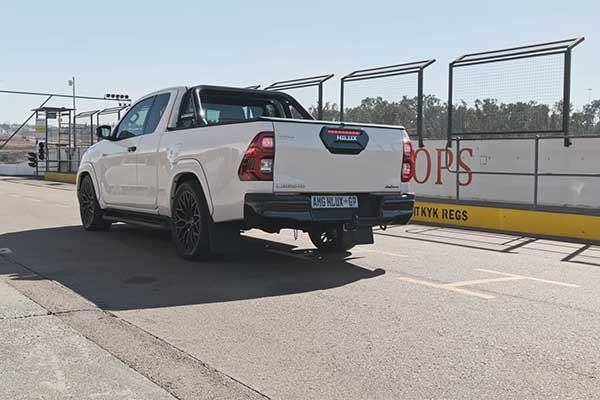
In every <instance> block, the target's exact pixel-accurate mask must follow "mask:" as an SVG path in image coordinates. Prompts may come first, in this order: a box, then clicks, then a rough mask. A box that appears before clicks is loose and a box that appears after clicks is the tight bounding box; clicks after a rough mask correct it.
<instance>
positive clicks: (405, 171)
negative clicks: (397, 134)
mask: <svg viewBox="0 0 600 400" xmlns="http://www.w3.org/2000/svg"><path fill="white" fill-rule="evenodd" d="M402 153H403V154H402V173H401V179H402V182H408V181H409V180H410V178H412V176H413V173H414V171H415V152H414V151H413V145H412V143H411V141H410V139H409V138H405V139H404V146H403V152H402Z"/></svg>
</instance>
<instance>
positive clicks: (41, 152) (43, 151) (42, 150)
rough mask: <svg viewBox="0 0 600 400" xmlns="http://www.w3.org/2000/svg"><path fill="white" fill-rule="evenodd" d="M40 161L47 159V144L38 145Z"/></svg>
mask: <svg viewBox="0 0 600 400" xmlns="http://www.w3.org/2000/svg"><path fill="white" fill-rule="evenodd" d="M38 147H39V149H38V159H39V160H40V161H42V160H45V159H46V143H44V142H40V143H39V144H38Z"/></svg>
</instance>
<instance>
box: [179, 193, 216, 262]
mask: <svg viewBox="0 0 600 400" xmlns="http://www.w3.org/2000/svg"><path fill="white" fill-rule="evenodd" d="M171 236H172V237H173V241H174V242H175V246H176V247H177V251H178V252H179V254H180V255H181V256H182V257H183V258H185V259H187V260H201V259H206V258H208V257H209V256H210V244H209V239H208V238H209V236H208V208H207V206H206V201H205V199H204V194H203V193H202V188H201V187H200V184H199V183H198V182H196V181H186V182H183V183H182V184H181V185H180V186H179V187H178V188H177V190H176V191H175V196H174V197H173V203H172V206H171Z"/></svg>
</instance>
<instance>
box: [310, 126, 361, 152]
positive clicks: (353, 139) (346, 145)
mask: <svg viewBox="0 0 600 400" xmlns="http://www.w3.org/2000/svg"><path fill="white" fill-rule="evenodd" d="M319 137H320V138H321V141H322V142H323V144H324V145H325V147H327V150H329V152H330V153H333V154H359V153H360V152H361V151H363V150H364V149H365V148H366V147H367V144H368V143H369V135H367V132H365V130H364V129H361V128H349V127H345V126H341V127H333V126H324V127H323V128H322V129H321V133H320V134H319Z"/></svg>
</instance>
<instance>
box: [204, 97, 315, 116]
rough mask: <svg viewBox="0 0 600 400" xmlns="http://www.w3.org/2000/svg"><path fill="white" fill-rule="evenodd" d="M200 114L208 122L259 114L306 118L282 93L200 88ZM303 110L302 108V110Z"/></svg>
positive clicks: (304, 113)
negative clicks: (266, 93) (254, 92)
mask: <svg viewBox="0 0 600 400" xmlns="http://www.w3.org/2000/svg"><path fill="white" fill-rule="evenodd" d="M200 102H201V103H202V107H201V108H202V111H203V115H202V117H203V118H204V120H205V121H206V122H207V124H208V125H215V124H226V123H233V122H240V121H247V120H252V119H256V118H260V117H277V118H298V116H300V118H310V116H308V115H307V113H306V111H305V110H303V109H302V110H299V109H298V108H299V107H300V106H299V105H297V104H296V105H294V104H293V103H292V102H290V101H289V100H287V99H286V98H284V97H281V96H278V95H266V96H265V95H261V94H253V93H235V92H233V93H224V92H218V91H211V90H202V91H200ZM302 111H304V112H302Z"/></svg>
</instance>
